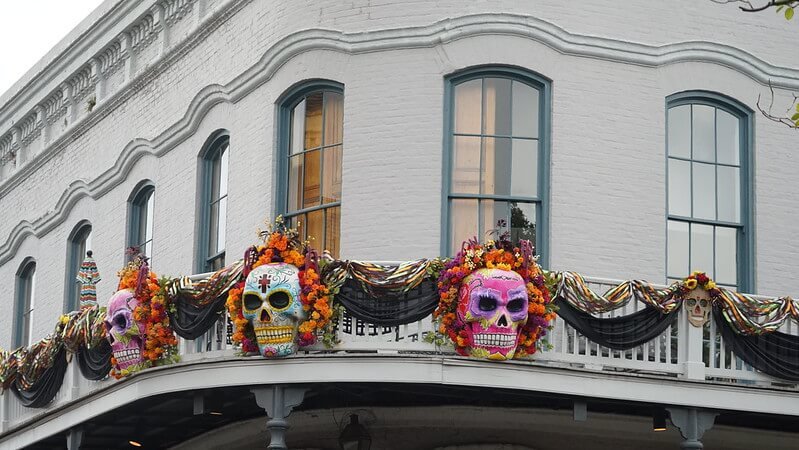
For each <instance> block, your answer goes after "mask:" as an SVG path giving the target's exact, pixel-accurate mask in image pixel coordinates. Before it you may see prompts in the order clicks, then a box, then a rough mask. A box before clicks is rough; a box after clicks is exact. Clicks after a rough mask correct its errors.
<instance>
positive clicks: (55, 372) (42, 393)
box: [11, 348, 67, 408]
mask: <svg viewBox="0 0 799 450" xmlns="http://www.w3.org/2000/svg"><path fill="white" fill-rule="evenodd" d="M66 373H67V351H66V350H65V349H63V348H62V349H61V350H60V351H59V352H58V353H57V354H56V355H55V358H53V365H52V366H51V367H50V368H49V369H47V370H45V371H44V373H42V376H41V377H39V379H38V380H36V382H35V383H33V385H32V386H31V387H30V389H27V390H23V389H22V388H21V387H20V385H19V379H17V381H16V382H15V383H14V385H13V387H12V389H11V390H12V391H14V394H16V396H17V397H18V398H19V400H20V402H21V403H22V406H26V407H28V408H43V407H45V406H47V404H48V403H50V402H51V401H53V399H54V398H55V396H56V394H58V390H59V389H61V385H62V384H63V383H64V374H66Z"/></svg>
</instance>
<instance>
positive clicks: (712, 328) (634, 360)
mask: <svg viewBox="0 0 799 450" xmlns="http://www.w3.org/2000/svg"><path fill="white" fill-rule="evenodd" d="M588 281H589V284H590V286H591V288H592V289H593V290H594V291H595V292H604V291H606V290H607V289H609V288H610V287H612V286H615V285H616V283H617V282H615V281H611V280H599V279H589V280H588ZM641 308H643V306H642V305H641V304H640V303H637V302H630V303H629V304H627V305H625V306H624V307H623V308H620V309H618V310H616V311H612V312H610V313H606V314H604V315H603V317H616V316H624V315H627V314H631V313H634V312H636V311H638V310H639V309H641ZM230 331H231V330H230V328H229V326H228V325H227V317H226V316H225V317H224V318H221V319H220V321H219V322H218V323H217V325H216V327H215V328H212V329H211V330H209V332H208V333H206V334H205V335H204V336H201V337H200V338H198V339H196V340H194V341H188V340H183V339H181V342H180V353H181V356H182V360H183V361H184V362H187V363H188V362H191V361H192V360H198V359H205V360H207V359H213V358H220V359H221V358H230V357H231V356H232V355H233V354H234V349H233V346H232V345H231V343H230V341H229V336H230ZM432 331H433V324H432V321H431V319H430V317H427V318H425V319H422V320H420V321H418V322H415V323H411V324H407V325H401V326H396V327H381V326H375V325H372V324H368V323H364V322H362V321H360V320H357V319H355V318H352V317H349V316H345V317H343V318H341V320H340V322H339V323H338V324H337V335H338V339H339V340H340V343H339V344H338V345H337V346H336V347H335V348H332V349H326V348H324V347H323V346H321V345H318V346H317V347H312V348H309V349H305V350H303V351H302V352H300V354H298V355H297V356H296V357H298V358H302V357H303V355H306V354H310V353H324V354H329V355H330V356H331V357H335V355H336V354H341V353H354V352H355V353H363V352H370V353H373V354H378V355H379V354H383V353H387V354H400V353H402V354H407V355H414V354H421V355H426V356H429V355H436V354H440V355H442V356H447V357H450V356H452V355H453V350H452V348H451V347H440V346H436V345H435V344H432V343H429V342H427V341H426V340H425V339H424V336H425V335H426V334H427V333H430V332H432ZM780 331H782V332H785V333H790V334H794V335H796V334H799V327H797V326H796V324H790V323H789V324H786V325H785V326H784V327H783V328H782V329H781V330H780ZM547 339H548V341H549V343H550V344H551V345H552V348H551V349H548V350H545V351H542V352H540V353H538V354H536V355H535V358H534V361H535V364H536V366H539V367H540V366H544V367H546V366H550V367H558V368H579V369H581V370H594V371H600V372H627V373H629V372H633V373H643V374H648V375H654V376H662V377H664V378H671V379H675V380H680V379H685V380H692V381H697V380H700V381H708V382H711V383H719V384H727V385H739V386H742V387H748V386H752V385H758V386H768V385H775V386H779V387H781V388H783V389H784V388H788V389H792V390H797V391H799V387H798V386H797V385H795V384H792V383H788V382H784V381H780V380H777V379H774V378H771V377H769V376H766V375H763V374H761V373H759V372H757V371H755V370H754V369H752V367H750V366H748V365H747V364H745V363H744V362H743V361H741V360H740V359H739V358H737V357H736V356H735V355H734V354H732V352H731V351H730V350H729V349H728V348H726V347H725V346H724V342H723V340H722V339H721V336H720V333H719V332H718V331H717V329H716V325H715V324H714V323H713V321H712V320H711V321H710V322H709V324H708V325H706V326H705V328H704V329H699V328H696V327H694V326H691V325H689V324H688V322H687V319H686V316H685V312H684V311H683V312H680V317H679V319H678V320H676V321H675V323H674V325H672V326H670V327H669V328H667V329H666V330H665V331H664V332H663V333H662V334H661V335H660V336H658V337H656V338H655V339H652V340H651V341H649V342H647V343H644V344H642V345H640V346H638V347H635V348H632V349H629V350H623V351H619V350H612V349H609V348H606V347H602V346H600V345H598V344H596V343H594V342H591V341H590V340H588V339H587V338H585V337H584V336H582V335H580V333H578V332H577V331H576V330H575V329H574V328H572V327H571V326H569V325H567V324H566V323H565V322H563V320H561V319H560V318H558V319H557V320H556V322H555V324H554V329H553V330H552V331H551V332H550V334H549V335H548V338H547ZM496 364H502V363H501V362H498V363H496ZM118 382H120V381H116V380H113V379H106V380H102V381H89V380H86V379H85V378H83V377H82V376H81V374H80V373H79V371H78V368H77V365H76V364H74V363H70V365H69V368H68V371H67V374H66V377H65V379H64V384H63V386H62V388H61V390H60V391H59V393H58V395H57V396H56V398H55V399H54V400H53V402H52V403H51V404H50V405H49V406H48V407H47V408H43V409H33V408H26V407H24V406H22V405H21V404H20V403H19V401H18V400H17V398H16V397H15V396H14V395H12V394H11V393H6V394H4V395H3V396H2V397H0V420H2V431H3V432H5V431H8V430H10V429H13V428H17V427H19V426H20V425H23V424H24V423H26V422H28V421H30V420H32V419H34V418H36V417H38V416H40V415H43V414H46V413H47V412H49V411H52V410H54V409H58V408H60V407H63V406H65V405H67V404H68V403H70V402H73V401H75V400H78V399H80V398H82V397H84V396H86V395H89V394H91V393H92V392H94V391H96V390H98V389H101V388H103V387H106V386H109V385H111V384H113V383H118Z"/></svg>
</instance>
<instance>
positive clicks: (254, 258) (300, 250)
mask: <svg viewBox="0 0 799 450" xmlns="http://www.w3.org/2000/svg"><path fill="white" fill-rule="evenodd" d="M258 234H259V236H260V237H261V239H263V244H261V245H257V246H252V247H250V248H249V249H247V252H246V253H245V254H244V271H243V274H242V275H243V276H242V279H241V280H240V281H239V282H238V283H236V285H235V286H233V287H232V288H231V289H230V290H229V291H228V297H227V302H226V303H225V305H226V306H227V309H228V312H229V313H230V317H232V319H233V323H234V325H235V331H234V333H233V337H232V339H233V342H234V343H236V344H238V345H239V346H241V350H242V351H243V352H244V353H250V352H257V351H258V344H257V341H256V338H255V332H254V331H253V329H252V326H251V325H250V322H249V321H248V320H247V319H246V318H244V315H243V313H242V306H241V294H242V291H243V290H244V283H245V281H246V279H247V275H248V274H249V273H250V271H252V270H253V269H255V268H256V267H258V266H262V265H264V264H269V263H276V262H282V263H286V264H291V265H293V266H295V267H297V269H299V271H300V274H299V277H300V287H301V288H302V293H301V294H300V301H301V302H302V308H303V309H304V310H305V312H306V313H307V319H306V320H304V321H302V322H301V323H300V325H299V329H298V332H299V333H298V339H299V342H298V344H299V346H300V347H307V346H309V345H313V344H315V343H316V340H317V336H318V335H319V332H320V331H324V332H332V330H329V325H331V317H332V316H333V310H332V308H331V304H332V294H331V293H330V291H329V290H328V288H327V286H325V285H324V284H323V283H322V282H321V280H320V277H319V265H318V258H317V255H316V252H315V251H314V250H313V249H311V248H310V247H309V246H308V243H307V242H304V241H302V240H301V239H300V237H299V233H298V232H297V230H296V229H294V228H290V227H288V226H286V225H285V223H284V221H283V218H282V217H280V216H278V217H277V219H275V223H274V225H272V224H269V226H268V229H267V230H266V231H259V233H258Z"/></svg>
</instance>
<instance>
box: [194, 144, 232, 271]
mask: <svg viewBox="0 0 799 450" xmlns="http://www.w3.org/2000/svg"><path fill="white" fill-rule="evenodd" d="M212 139H213V140H212V141H211V143H210V145H208V146H206V149H205V151H204V155H203V157H202V160H201V164H202V174H201V177H202V178H201V180H202V187H201V190H200V192H201V195H202V199H201V212H200V217H201V220H203V224H202V225H201V226H200V233H199V237H200V240H201V242H199V266H200V267H199V269H200V271H201V272H212V271H216V270H219V269H221V268H222V267H224V265H225V234H226V231H227V228H226V226H227V223H226V220H227V185H228V158H229V155H230V138H229V136H228V135H221V136H215V137H214V138H212Z"/></svg>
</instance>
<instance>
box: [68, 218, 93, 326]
mask: <svg viewBox="0 0 799 450" xmlns="http://www.w3.org/2000/svg"><path fill="white" fill-rule="evenodd" d="M91 242H92V226H91V224H89V223H88V222H83V223H80V224H78V226H76V227H75V229H74V230H73V231H72V233H71V234H70V236H69V239H68V242H67V274H66V277H67V280H66V299H65V301H64V312H70V311H76V310H77V309H78V306H79V305H78V300H79V299H80V283H79V282H78V272H80V265H81V263H83V260H84V258H86V252H87V251H89V250H91V249H92V244H91Z"/></svg>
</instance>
